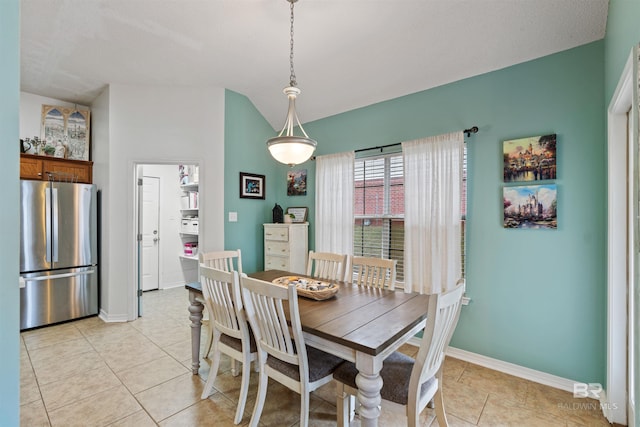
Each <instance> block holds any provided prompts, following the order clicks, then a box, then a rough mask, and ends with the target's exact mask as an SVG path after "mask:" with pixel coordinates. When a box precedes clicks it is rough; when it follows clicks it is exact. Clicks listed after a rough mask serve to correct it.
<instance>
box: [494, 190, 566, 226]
mask: <svg viewBox="0 0 640 427" xmlns="http://www.w3.org/2000/svg"><path fill="white" fill-rule="evenodd" d="M557 200H558V188H557V186H556V184H546V185H527V186H516V187H504V189H503V202H504V228H536V229H538V228H551V229H556V228H558V219H557V218H558V205H557V203H558V202H557Z"/></svg>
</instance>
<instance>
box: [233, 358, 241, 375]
mask: <svg viewBox="0 0 640 427" xmlns="http://www.w3.org/2000/svg"><path fill="white" fill-rule="evenodd" d="M239 366H240V364H239V362H238V361H237V360H236V359H231V375H232V376H234V377H237V376H238V374H239V373H240V369H239V368H238V367H239ZM242 371H244V366H243V369H242Z"/></svg>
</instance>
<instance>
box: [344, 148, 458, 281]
mask: <svg viewBox="0 0 640 427" xmlns="http://www.w3.org/2000/svg"><path fill="white" fill-rule="evenodd" d="M354 187H355V188H354V201H355V206H354V235H353V255H355V256H369V257H376V258H386V259H395V260H397V261H398V266H397V272H396V280H397V281H399V282H402V281H404V169H403V160H402V153H394V154H387V155H383V156H376V157H366V158H360V159H356V161H355V165H354ZM466 201H467V150H466V147H465V151H464V162H463V172H462V193H461V212H460V221H461V223H462V233H461V236H462V238H461V242H460V244H461V245H462V272H461V274H462V276H463V277H464V274H465V271H464V270H465V233H466V228H465V225H466V224H465V223H466Z"/></svg>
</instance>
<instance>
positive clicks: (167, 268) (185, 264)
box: [142, 165, 198, 289]
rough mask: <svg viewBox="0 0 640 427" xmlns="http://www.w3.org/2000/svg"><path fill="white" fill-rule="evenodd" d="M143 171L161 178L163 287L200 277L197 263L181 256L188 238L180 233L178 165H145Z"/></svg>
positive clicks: (160, 247) (161, 276)
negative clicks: (184, 237)
mask: <svg viewBox="0 0 640 427" xmlns="http://www.w3.org/2000/svg"><path fill="white" fill-rule="evenodd" d="M142 174H143V175H144V176H155V177H158V178H160V217H159V228H160V229H159V236H160V240H159V251H160V263H159V265H160V268H159V270H160V271H159V273H160V278H159V281H160V289H167V288H174V287H176V286H183V285H184V284H185V283H188V282H193V281H196V280H198V263H197V262H196V261H192V260H186V259H183V258H180V257H179V255H180V254H182V253H183V244H184V242H185V241H187V240H185V239H183V238H182V237H181V236H180V223H181V219H182V215H181V214H180V208H181V204H180V197H182V196H183V195H184V192H183V191H182V189H181V188H180V180H179V176H178V165H144V166H143V167H142ZM189 240H193V238H192V239H189Z"/></svg>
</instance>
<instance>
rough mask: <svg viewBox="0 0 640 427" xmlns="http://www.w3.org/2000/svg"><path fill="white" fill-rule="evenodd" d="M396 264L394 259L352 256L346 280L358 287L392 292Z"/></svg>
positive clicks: (394, 284) (394, 283)
mask: <svg viewBox="0 0 640 427" xmlns="http://www.w3.org/2000/svg"><path fill="white" fill-rule="evenodd" d="M397 262H398V261H396V260H395V259H382V258H372V257H362V256H352V257H351V268H350V269H349V274H348V275H347V280H349V279H351V280H352V281H353V283H355V284H357V285H360V286H370V287H375V288H383V289H384V288H386V289H390V290H394V289H395V286H396V264H397Z"/></svg>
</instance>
